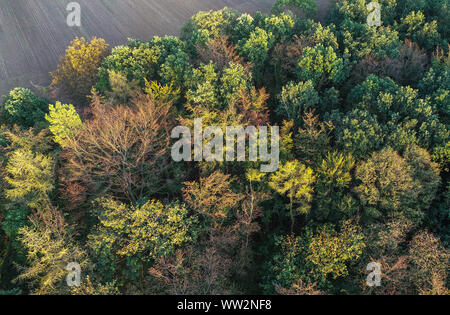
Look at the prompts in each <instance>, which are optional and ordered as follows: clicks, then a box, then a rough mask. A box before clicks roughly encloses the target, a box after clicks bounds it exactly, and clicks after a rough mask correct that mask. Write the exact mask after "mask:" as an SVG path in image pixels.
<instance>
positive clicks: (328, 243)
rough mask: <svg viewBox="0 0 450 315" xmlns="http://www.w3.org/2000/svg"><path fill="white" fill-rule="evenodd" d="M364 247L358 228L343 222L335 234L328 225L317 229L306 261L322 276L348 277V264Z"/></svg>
mask: <svg viewBox="0 0 450 315" xmlns="http://www.w3.org/2000/svg"><path fill="white" fill-rule="evenodd" d="M365 247H366V245H365V243H364V235H363V234H362V233H361V232H360V228H359V227H358V226H357V225H355V224H353V223H352V222H351V221H345V222H343V223H342V226H341V227H340V231H339V232H336V231H335V229H334V228H333V227H332V226H330V225H324V226H322V227H321V228H319V229H318V231H317V232H316V233H315V234H314V236H313V237H312V239H311V243H310V244H309V247H308V252H309V256H308V259H309V260H310V261H311V262H312V263H313V264H315V265H317V266H318V268H319V269H320V270H321V272H322V273H323V275H324V276H326V275H328V274H331V275H332V276H333V278H334V279H336V278H338V277H342V276H347V275H348V267H347V264H348V263H354V262H355V261H357V260H358V259H359V258H360V257H361V254H362V251H363V249H364V248H365Z"/></svg>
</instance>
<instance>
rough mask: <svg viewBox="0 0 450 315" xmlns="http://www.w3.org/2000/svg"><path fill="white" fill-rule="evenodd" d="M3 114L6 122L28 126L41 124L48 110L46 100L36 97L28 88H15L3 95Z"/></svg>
mask: <svg viewBox="0 0 450 315" xmlns="http://www.w3.org/2000/svg"><path fill="white" fill-rule="evenodd" d="M2 111H3V113H2V114H3V116H4V117H5V120H6V122H8V123H10V124H18V125H20V126H22V127H25V128H29V127H33V126H37V127H39V126H42V123H43V121H45V120H44V115H45V113H46V112H47V111H48V102H47V101H46V100H45V99H43V98H40V97H37V96H36V95H34V94H33V92H31V91H30V90H29V89H24V88H15V89H13V90H11V91H10V92H9V95H7V96H5V98H4V101H3V108H2Z"/></svg>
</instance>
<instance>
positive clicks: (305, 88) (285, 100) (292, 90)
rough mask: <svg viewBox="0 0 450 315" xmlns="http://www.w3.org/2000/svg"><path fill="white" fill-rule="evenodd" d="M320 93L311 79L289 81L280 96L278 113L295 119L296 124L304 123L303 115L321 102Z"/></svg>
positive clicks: (289, 118) (286, 117) (288, 118)
mask: <svg viewBox="0 0 450 315" xmlns="http://www.w3.org/2000/svg"><path fill="white" fill-rule="evenodd" d="M319 101H320V98H319V93H317V91H316V90H315V89H314V85H313V82H312V81H311V80H309V81H306V82H299V83H298V84H295V83H294V82H290V83H288V84H287V85H286V86H284V87H283V89H282V91H281V94H280V96H279V105H278V108H277V112H278V114H280V115H281V116H282V117H283V118H285V119H287V120H293V121H294V123H295V125H296V126H300V125H302V122H303V117H304V115H305V114H306V113H307V112H308V111H311V110H313V109H314V108H315V107H316V105H317V104H318V103H319Z"/></svg>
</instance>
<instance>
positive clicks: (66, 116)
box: [45, 102, 83, 148]
mask: <svg viewBox="0 0 450 315" xmlns="http://www.w3.org/2000/svg"><path fill="white" fill-rule="evenodd" d="M45 119H46V120H47V121H48V122H49V123H50V127H49V129H50V131H51V132H52V133H53V135H54V141H55V142H56V143H58V144H59V145H60V146H61V147H62V148H65V147H66V146H67V145H68V144H69V141H70V139H72V138H73V137H74V136H75V135H76V133H77V132H78V131H79V130H80V129H81V127H82V126H83V123H82V122H81V118H80V116H78V113H77V111H76V110H75V107H74V106H73V105H72V104H70V105H67V104H61V102H56V104H55V105H53V104H50V106H49V113H48V114H46V115H45Z"/></svg>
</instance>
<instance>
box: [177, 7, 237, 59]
mask: <svg viewBox="0 0 450 315" xmlns="http://www.w3.org/2000/svg"><path fill="white" fill-rule="evenodd" d="M238 16H239V14H238V13H237V12H236V11H234V10H232V9H230V8H224V9H222V10H218V11H200V12H198V13H197V14H195V15H194V16H193V17H192V18H191V19H190V20H189V21H188V22H187V23H186V24H185V25H184V26H183V28H182V31H181V39H182V40H184V41H186V42H187V43H188V49H189V50H190V52H192V53H195V47H201V46H203V45H205V44H206V43H207V42H208V40H209V39H211V38H219V37H221V36H223V35H227V34H229V33H230V31H231V30H232V29H233V27H234V26H235V25H236V19H237V18H238Z"/></svg>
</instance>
